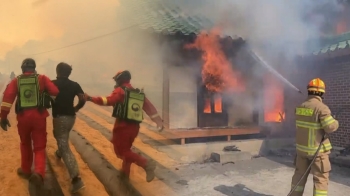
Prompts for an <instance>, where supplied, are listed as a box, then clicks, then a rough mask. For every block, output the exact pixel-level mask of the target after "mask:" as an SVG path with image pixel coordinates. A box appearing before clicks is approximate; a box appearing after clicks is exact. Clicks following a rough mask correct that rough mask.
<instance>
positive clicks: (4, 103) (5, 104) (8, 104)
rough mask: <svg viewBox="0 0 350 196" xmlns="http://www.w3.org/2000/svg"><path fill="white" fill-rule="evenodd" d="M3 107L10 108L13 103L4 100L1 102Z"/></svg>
mask: <svg viewBox="0 0 350 196" xmlns="http://www.w3.org/2000/svg"><path fill="white" fill-rule="evenodd" d="M1 107H8V108H10V107H12V104H11V103H7V102H2V103H1Z"/></svg>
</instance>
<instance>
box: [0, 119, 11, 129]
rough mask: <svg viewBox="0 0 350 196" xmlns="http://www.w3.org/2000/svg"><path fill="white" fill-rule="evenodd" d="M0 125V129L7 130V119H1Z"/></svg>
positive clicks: (8, 123) (8, 124) (8, 125)
mask: <svg viewBox="0 0 350 196" xmlns="http://www.w3.org/2000/svg"><path fill="white" fill-rule="evenodd" d="M0 126H1V128H2V130H4V131H7V127H11V125H10V122H9V120H8V119H1V120H0Z"/></svg>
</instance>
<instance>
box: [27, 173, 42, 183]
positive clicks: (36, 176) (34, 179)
mask: <svg viewBox="0 0 350 196" xmlns="http://www.w3.org/2000/svg"><path fill="white" fill-rule="evenodd" d="M29 182H31V183H33V184H34V185H36V186H43V185H44V179H43V177H42V176H41V175H40V174H38V173H33V174H32V175H31V176H30V178H29Z"/></svg>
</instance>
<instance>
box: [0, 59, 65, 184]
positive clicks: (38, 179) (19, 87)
mask: <svg viewBox="0 0 350 196" xmlns="http://www.w3.org/2000/svg"><path fill="white" fill-rule="evenodd" d="M21 68H22V73H23V74H21V75H19V76H17V77H16V78H14V79H13V80H12V81H11V82H10V83H9V84H8V86H7V88H6V89H5V91H4V96H3V100H2V103H1V123H0V124H1V128H2V129H3V130H4V131H7V127H8V126H10V124H9V121H8V119H7V116H8V114H9V112H10V109H11V107H12V104H13V102H14V100H15V99H16V97H17V101H16V103H15V104H16V105H15V110H16V114H17V121H18V124H17V128H18V134H19V136H20V140H21V143H20V150H21V167H20V168H18V169H17V174H18V175H19V176H20V177H22V178H25V179H29V180H30V181H32V182H33V183H34V184H36V185H42V184H43V179H44V176H45V169H46V168H45V166H46V165H45V163H46V155H45V148H46V135H47V133H46V118H47V117H48V116H49V113H48V111H47V109H46V107H47V105H46V103H47V102H46V101H44V100H47V98H49V97H48V95H51V96H52V98H53V99H54V98H55V96H56V95H57V94H58V89H57V87H56V86H55V85H54V84H53V83H52V82H51V80H50V79H49V78H48V77H46V76H45V75H39V74H35V68H36V63H35V61H34V59H31V58H27V59H24V60H23V62H22V66H21ZM32 141H33V147H34V150H32ZM33 151H34V154H35V156H34V166H35V168H34V172H32V171H31V167H32V163H33Z"/></svg>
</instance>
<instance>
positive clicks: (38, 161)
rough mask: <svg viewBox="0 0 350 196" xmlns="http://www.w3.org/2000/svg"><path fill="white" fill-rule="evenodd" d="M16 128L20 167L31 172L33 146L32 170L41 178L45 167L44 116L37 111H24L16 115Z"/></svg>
mask: <svg viewBox="0 0 350 196" xmlns="http://www.w3.org/2000/svg"><path fill="white" fill-rule="evenodd" d="M17 121H18V124H17V128H18V134H19V136H20V140H21V144H20V149H21V168H22V170H23V172H25V173H27V174H29V173H31V167H32V163H33V149H32V141H33V147H34V155H35V156H34V166H35V167H34V171H35V172H36V173H38V174H40V175H41V176H42V177H43V178H44V176H45V169H46V154H45V148H46V141H47V138H46V136H47V133H46V117H43V115H42V114H40V113H39V112H38V111H24V112H23V113H21V114H19V115H17Z"/></svg>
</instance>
